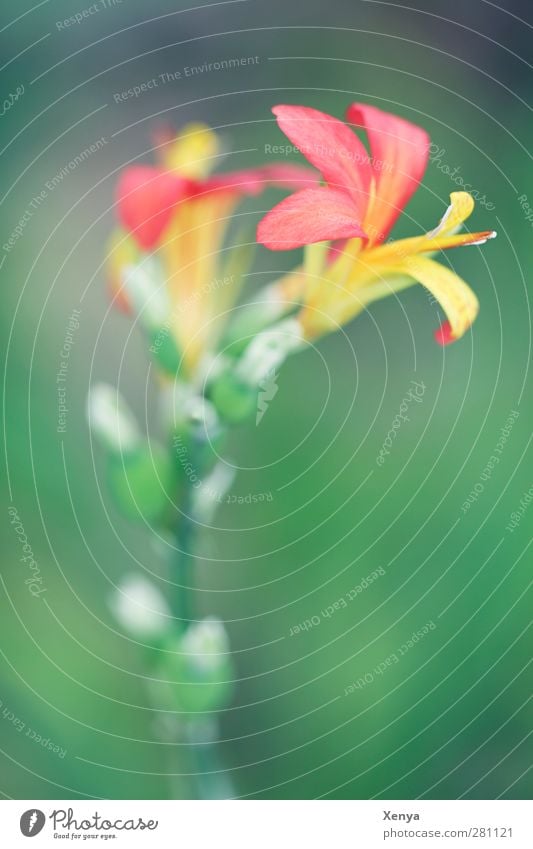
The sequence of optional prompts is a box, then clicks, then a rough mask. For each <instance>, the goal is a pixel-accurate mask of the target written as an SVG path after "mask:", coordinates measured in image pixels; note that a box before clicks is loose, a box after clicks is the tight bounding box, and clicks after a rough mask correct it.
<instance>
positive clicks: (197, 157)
mask: <svg viewBox="0 0 533 849" xmlns="http://www.w3.org/2000/svg"><path fill="white" fill-rule="evenodd" d="M218 152H219V143H218V137H217V134H216V133H215V132H214V131H213V130H211V129H210V128H209V127H208V126H207V124H201V123H195V124H187V125H186V126H185V127H184V128H183V130H182V131H181V133H179V134H178V135H177V136H176V138H175V139H174V141H172V142H171V143H170V144H168V145H166V146H165V148H164V149H163V159H164V164H165V167H166V168H168V170H169V171H177V172H178V173H179V174H181V176H182V177H190V178H191V179H193V180H201V179H203V178H204V177H206V176H207V175H208V174H209V172H210V171H212V170H213V166H214V164H215V159H214V157H215V156H216V155H217V153H218Z"/></svg>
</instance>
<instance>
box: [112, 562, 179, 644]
mask: <svg viewBox="0 0 533 849" xmlns="http://www.w3.org/2000/svg"><path fill="white" fill-rule="evenodd" d="M110 606H111V609H112V611H113V613H114V615H115V618H116V619H117V620H118V622H119V623H120V624H121V625H122V627H123V628H124V630H125V631H127V632H128V633H130V634H131V635H132V636H133V637H137V638H139V639H150V638H153V637H159V636H161V635H162V634H164V633H165V632H166V631H167V630H168V629H169V628H170V626H171V624H172V614H171V611H170V608H169V606H168V604H167V602H166V599H165V597H164V595H163V594H162V593H161V592H160V591H159V589H158V588H157V587H156V586H155V584H153V583H152V582H151V581H149V580H148V579H147V578H144V577H142V576H141V575H133V574H132V575H128V576H127V577H125V578H124V579H123V580H122V581H121V583H120V584H119V586H118V588H117V590H116V591H115V593H114V594H113V595H112V597H111V600H110Z"/></svg>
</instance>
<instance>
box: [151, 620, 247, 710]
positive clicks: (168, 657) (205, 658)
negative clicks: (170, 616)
mask: <svg viewBox="0 0 533 849" xmlns="http://www.w3.org/2000/svg"><path fill="white" fill-rule="evenodd" d="M163 648H164V649H166V651H164V652H162V654H161V661H160V665H159V666H160V668H159V674H160V676H161V677H162V678H164V679H165V680H167V681H168V682H169V683H168V685H167V686H168V687H169V689H170V691H171V694H172V701H173V703H174V704H175V706H176V708H177V709H178V710H183V711H186V712H191V713H200V712H207V713H209V712H211V711H214V710H219V709H220V708H222V707H224V706H225V705H226V704H227V703H228V701H229V699H230V697H231V693H232V689H233V678H234V671H233V665H232V663H231V659H230V654H229V641H228V637H227V634H226V631H225V629H224V626H223V624H222V622H220V620H218V619H214V618H208V619H203V620H202V621H201V622H193V623H192V624H191V625H189V627H188V628H187V630H186V631H185V633H184V634H183V635H182V636H181V637H176V636H174V637H172V638H169V639H168V640H167V641H165V643H164V646H163Z"/></svg>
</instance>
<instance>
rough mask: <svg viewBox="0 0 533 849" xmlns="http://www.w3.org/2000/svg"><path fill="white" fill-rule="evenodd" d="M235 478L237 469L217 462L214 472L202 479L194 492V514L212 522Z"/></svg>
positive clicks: (198, 517) (200, 518)
mask: <svg viewBox="0 0 533 849" xmlns="http://www.w3.org/2000/svg"><path fill="white" fill-rule="evenodd" d="M234 480H235V469H233V468H232V467H231V466H228V465H227V464H226V463H217V464H216V466H215V467H214V469H213V470H212V472H211V473H210V474H209V475H208V476H207V477H206V478H204V479H203V480H202V482H201V485H200V486H199V487H198V488H197V489H195V490H194V491H193V493H192V500H193V509H194V515H195V516H196V517H197V519H198V521H200V522H207V523H210V522H211V521H212V520H213V516H214V515H215V512H216V510H217V507H218V505H219V504H222V502H223V501H224V496H225V495H226V493H227V492H228V490H229V488H230V486H231V485H232V483H233V481H234Z"/></svg>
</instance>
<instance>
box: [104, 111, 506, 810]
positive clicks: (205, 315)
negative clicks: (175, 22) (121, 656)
mask: <svg viewBox="0 0 533 849" xmlns="http://www.w3.org/2000/svg"><path fill="white" fill-rule="evenodd" d="M273 111H274V114H275V116H276V118H277V121H278V124H279V127H280V129H281V130H282V131H283V132H284V133H285V135H286V136H287V137H288V138H289V140H290V141H291V142H292V143H293V144H294V145H296V146H297V148H298V149H299V150H300V151H301V153H302V154H303V155H304V156H305V158H306V159H307V160H308V162H309V163H310V165H311V166H313V167H312V168H307V167H300V166H295V165H290V164H270V165H263V166H261V167H258V168H255V169H247V170H240V171H234V172H231V173H225V174H218V175H217V174H213V167H212V166H213V165H214V164H215V163H216V162H217V160H218V158H219V157H220V156H221V151H220V146H219V140H218V138H217V136H216V135H215V134H214V133H213V132H212V131H211V130H210V129H209V128H207V127H206V126H204V125H200V124H198V125H192V126H189V127H187V128H185V129H184V130H183V131H182V132H181V133H180V134H179V135H177V136H176V137H174V136H173V135H171V134H168V133H165V134H162V135H161V136H160V137H159V138H158V139H157V145H156V147H157V150H158V156H159V163H158V164H157V165H155V166H154V165H133V166H130V167H128V168H126V169H125V170H124V172H123V173H122V175H121V177H120V179H119V181H118V186H117V195H116V198H117V210H118V218H119V221H120V225H121V226H120V228H119V229H118V230H117V231H116V233H115V234H114V235H113V238H112V240H111V244H110V247H109V258H108V268H109V284H110V292H111V295H112V297H113V300H114V302H115V303H116V305H117V306H118V307H120V308H121V309H122V310H123V311H125V312H126V313H127V314H128V315H130V316H131V317H132V318H133V319H134V320H135V321H136V322H137V323H138V324H139V326H140V328H141V330H142V332H143V333H144V334H145V337H146V342H147V348H148V350H149V352H150V353H151V354H152V357H153V361H154V363H155V365H156V371H157V375H158V379H159V387H160V398H161V405H160V406H161V415H160V417H161V424H162V431H163V432H164V434H165V439H166V442H162V443H159V442H157V441H154V440H153V439H150V440H148V438H147V437H145V436H144V435H143V434H142V433H141V430H140V428H139V426H138V424H137V422H136V421H135V419H134V417H133V415H132V413H131V411H130V410H129V408H128V406H127V404H126V402H125V401H124V400H123V399H122V398H121V397H120V396H119V394H118V392H117V391H116V390H114V389H113V388H111V387H109V386H106V385H102V384H99V385H97V386H95V387H93V388H92V390H91V392H90V395H89V404H88V415H89V423H90V425H91V428H92V429H93V432H94V433H95V434H96V435H97V436H98V437H99V438H100V440H101V442H102V443H103V445H104V448H105V453H106V463H107V471H108V482H109V487H110V490H111V492H112V494H113V496H114V499H115V502H116V504H117V506H118V507H119V508H121V509H122V511H123V512H125V513H126V514H127V515H128V516H129V517H131V518H141V519H142V520H143V521H145V522H147V523H150V524H151V525H153V526H154V527H157V528H158V534H157V535H158V537H159V540H160V542H161V541H163V545H164V558H163V559H164V560H165V570H164V571H163V572H161V573H160V574H159V575H157V576H155V575H152V578H150V579H148V578H147V577H146V576H144V575H141V574H132V575H129V576H127V577H126V578H125V580H124V581H123V583H122V584H121V586H119V587H118V588H117V590H116V593H115V596H114V598H113V610H114V613H115V615H116V617H117V619H118V621H119V622H120V623H121V625H122V627H123V629H124V630H125V631H126V632H127V633H128V634H129V635H130V637H131V638H132V639H134V640H135V641H136V642H137V643H141V644H142V645H143V646H144V647H145V648H147V654H146V658H147V663H148V664H149V667H150V674H149V675H148V676H147V680H148V682H149V690H150V697H151V699H152V701H153V704H154V710H155V711H156V712H157V714H158V715H160V716H161V717H163V720H164V721H160V722H159V733H160V735H161V737H162V738H163V739H164V740H165V741H167V742H169V743H172V744H176V743H179V744H181V747H180V751H182V752H184V753H185V755H187V756H188V757H189V759H190V761H191V763H190V767H189V768H188V769H187V770H186V772H187V774H188V775H189V776H191V778H192V779H193V782H194V785H193V786H192V787H189V788H188V789H187V790H186V794H187V795H193V796H196V797H200V798H201V797H209V798H213V797H227V796H231V794H232V790H231V786H230V783H229V779H228V777H227V775H226V774H225V773H224V772H223V771H222V770H220V769H215V768H213V764H214V758H215V757H216V752H215V748H214V744H215V742H216V739H217V717H218V714H219V712H220V711H221V710H222V709H223V707H224V706H225V705H226V704H227V703H228V701H229V699H230V698H231V690H232V682H233V679H234V670H233V666H232V662H231V656H230V653H229V643H228V637H227V634H226V631H225V628H224V626H223V624H222V622H221V621H220V620H218V619H216V618H214V617H212V616H208V617H203V616H201V615H200V614H199V612H198V610H197V606H196V593H195V589H194V562H195V552H196V546H197V535H198V532H199V529H201V528H202V526H204V525H205V524H207V523H209V521H210V519H211V518H212V516H213V513H214V511H215V509H216V505H217V503H218V501H219V496H220V495H221V494H222V493H224V492H225V491H227V489H228V488H229V486H230V485H231V480H232V475H231V472H230V471H229V467H228V466H227V465H225V464H224V463H223V462H222V461H220V460H219V459H218V457H219V452H220V450H221V449H222V446H223V442H224V438H225V435H226V434H227V432H228V430H229V429H230V428H231V426H232V425H234V424H235V423H238V422H243V421H245V420H246V419H247V418H249V417H251V416H253V415H254V414H255V413H257V415H258V416H259V414H260V413H261V408H260V406H259V407H258V399H259V401H260V402H261V399H260V398H259V396H260V393H261V390H262V388H263V389H264V385H265V380H266V379H267V378H268V375H270V374H272V373H273V372H274V371H275V370H276V369H277V368H279V366H281V364H282V363H283V362H284V360H285V359H286V358H287V357H288V356H289V355H290V354H291V353H292V352H294V351H297V350H299V349H301V348H302V347H303V346H304V344H305V343H306V341H308V340H313V341H314V340H316V339H318V338H320V337H321V336H323V335H324V334H326V333H329V332H331V331H333V330H335V329H336V328H338V327H340V326H342V325H344V324H346V323H347V322H348V321H350V320H351V319H353V318H354V317H355V316H356V315H358V314H359V313H360V312H361V311H362V310H363V309H365V308H366V307H368V306H369V305H370V304H371V303H372V302H373V301H375V300H378V299H380V298H383V297H385V296H386V295H389V294H393V293H396V292H399V291H400V290H402V289H404V288H406V287H407V286H410V285H412V284H414V283H421V284H422V285H423V286H425V287H426V288H427V289H428V290H429V291H430V292H431V293H432V295H433V296H434V297H435V298H436V300H437V301H439V303H440V304H441V306H442V308H443V310H444V312H445V314H446V321H445V322H444V323H443V324H442V326H441V327H440V328H439V329H438V330H437V331H436V334H435V335H436V339H437V341H438V342H439V343H440V344H448V343H449V342H452V341H454V340H456V339H459V338H460V337H461V336H462V335H463V334H464V333H465V332H466V330H467V329H468V328H469V327H470V325H471V324H472V322H473V321H474V319H475V317H476V315H477V312H478V301H477V298H476V296H475V295H474V293H473V292H472V290H471V289H470V288H469V287H468V286H467V284H466V283H465V282H464V281H463V280H461V278H460V277H458V276H457V275H456V274H455V273H454V272H453V271H451V269H449V268H447V267H445V266H442V265H440V264H439V263H438V262H436V261H435V259H433V258H432V256H433V255H434V254H436V253H437V252H439V251H441V250H444V249H448V248H453V247H457V246H460V245H468V244H478V245H479V244H482V243H483V242H485V241H486V240H487V239H489V238H492V237H493V236H494V235H495V233H493V232H492V231H488V230H484V231H481V232H476V233H466V232H462V233H461V232H459V230H460V228H461V225H462V224H463V223H464V221H465V220H466V219H467V218H468V217H469V215H470V214H471V213H472V211H473V207H474V202H473V199H472V197H471V196H470V195H469V194H467V193H466V192H454V193H452V195H451V203H450V206H449V207H448V209H447V211H446V213H445V215H444V216H443V217H442V219H441V221H440V223H439V224H438V225H437V227H436V228H435V229H433V230H431V231H430V232H428V233H424V234H422V235H415V236H412V237H410V238H407V239H400V240H397V241H390V240H389V239H388V236H389V233H390V231H391V229H392V227H393V225H394V223H395V221H396V220H397V218H398V216H399V215H400V214H401V213H402V211H403V209H404V208H405V206H406V204H407V202H408V201H409V199H410V198H411V196H412V195H413V193H414V191H415V190H416V188H417V186H418V185H419V183H420V181H421V179H422V176H423V173H424V170H425V168H426V165H427V160H428V152H429V138H428V136H427V134H426V132H425V131H424V130H423V129H421V128H419V127H417V126H415V125H413V124H411V123H409V122H408V121H406V120H404V119H402V118H399V117H396V116H394V115H391V114H388V113H386V112H383V111H381V110H380V109H377V108H376V107H373V106H369V105H363V104H352V105H351V106H350V107H349V108H348V111H347V120H348V123H344V122H342V121H340V120H338V119H337V118H334V117H332V116H331V115H327V114H325V113H323V112H320V111H317V110H316V109H310V108H308V107H303V106H276V107H275V108H274V110H273ZM356 127H363V128H364V129H365V130H366V133H367V136H368V140H369V146H370V149H369V151H367V149H366V148H365V146H364V145H363V143H362V142H361V140H360V139H359V137H358V135H357V134H356V132H355V129H354V128H356ZM269 185H277V186H279V187H281V188H284V189H285V190H287V189H288V190H290V191H291V192H292V193H291V194H290V195H289V196H288V197H286V198H285V199H284V200H282V201H281V202H280V203H279V204H278V205H277V206H275V207H274V208H273V209H272V210H271V211H270V212H268V213H267V215H266V216H265V217H264V218H263V220H262V221H261V222H260V224H259V227H258V231H257V241H258V242H259V243H260V244H262V245H264V246H265V247H267V248H269V249H270V250H276V251H277V250H292V249H295V248H302V247H303V248H304V256H303V262H301V263H299V264H298V265H297V266H296V267H295V268H294V269H293V270H292V271H291V272H289V273H288V274H285V275H283V276H282V277H281V278H280V279H278V280H276V281H275V282H274V283H271V284H269V285H268V286H266V287H265V288H264V289H263V290H262V291H261V292H259V293H258V294H256V295H255V296H254V298H253V301H248V302H246V301H244V302H243V303H239V299H240V297H241V292H242V287H243V284H244V282H245V279H246V273H247V270H248V269H249V267H250V263H251V256H250V254H251V248H252V247H253V244H250V243H246V241H245V240H244V241H243V239H242V237H241V238H237V237H236V236H233V241H235V242H236V244H235V245H233V244H232V239H231V225H233V223H234V222H235V221H237V220H238V213H237V208H238V205H239V203H240V202H241V200H242V199H243V197H245V196H247V195H254V194H258V193H259V192H261V191H262V190H263V189H264V188H265V187H267V186H269ZM162 587H166V588H170V592H164V591H163V589H162ZM185 755H184V757H185ZM181 763H182V761H180V763H179V766H180V768H181ZM175 792H176V793H177V794H178V793H179V794H180V795H183V791H182V790H181V788H179V789H178V788H177V789H176V790H175Z"/></svg>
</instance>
